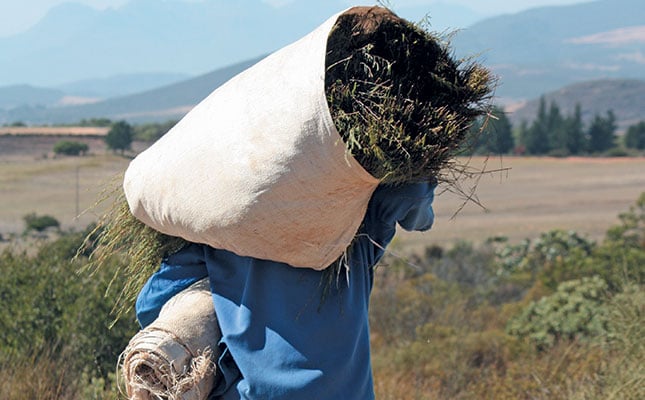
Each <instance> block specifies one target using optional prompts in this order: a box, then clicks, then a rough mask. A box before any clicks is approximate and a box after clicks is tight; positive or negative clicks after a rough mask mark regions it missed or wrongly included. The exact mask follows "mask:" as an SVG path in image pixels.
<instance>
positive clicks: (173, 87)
mask: <svg viewBox="0 0 645 400" xmlns="http://www.w3.org/2000/svg"><path fill="white" fill-rule="evenodd" d="M256 3H257V4H256ZM345 7H346V2H344V1H341V0H329V1H325V2H308V1H305V0H296V1H293V2H292V3H290V4H289V5H287V6H284V7H280V8H275V7H271V6H268V5H267V4H265V3H263V2H262V1H260V0H240V1H239V2H227V1H224V0H206V1H203V2H179V1H177V0H174V1H170V0H132V1H131V2H130V3H127V4H126V5H125V6H123V7H121V8H119V9H108V10H105V11H97V10H94V9H91V8H88V7H85V6H81V5H78V4H73V3H70V4H64V5H61V6H59V7H57V8H55V9H53V10H52V11H51V12H50V13H49V14H48V15H47V16H46V17H45V18H44V19H43V20H42V21H41V22H40V23H39V24H37V25H36V26H34V28H32V29H31V30H29V31H27V32H25V33H23V34H20V35H16V36H13V37H8V38H0V63H2V65H3V69H4V70H3V74H2V77H0V79H3V78H4V79H7V78H6V77H12V78H11V79H13V80H14V81H16V80H17V81H20V80H21V79H22V80H24V81H25V82H28V83H30V85H10V86H4V87H2V86H0V124H2V123H10V122H13V121H24V122H28V123H62V122H65V123H70V122H75V121H78V120H80V119H82V118H92V117H109V118H126V119H128V120H132V121H150V120H166V119H176V118H179V117H181V116H182V115H183V114H184V113H185V112H186V111H187V110H188V109H190V108H191V107H192V106H194V105H195V104H196V103H197V102H198V101H199V100H201V99H202V98H204V97H205V96H206V95H207V94H208V93H210V91H212V90H213V89H215V88H216V87H217V85H219V84H221V83H223V82H224V81H225V80H227V79H228V78H230V77H232V76H234V75H235V74H237V73H238V72H240V71H241V70H242V69H244V68H246V67H248V66H250V65H251V64H253V63H254V62H255V61H257V60H258V59H259V58H261V57H262V56H263V55H266V54H267V53H270V52H271V51H273V50H275V49H277V48H279V47H281V46H283V45H285V44H287V43H289V42H291V41H293V40H295V39H297V38H298V37H300V36H302V35H303V34H305V33H306V32H308V31H310V30H311V29H313V28H314V27H315V26H317V25H318V24H320V23H321V22H322V21H323V20H324V18H325V16H329V15H331V14H332V13H334V12H337V11H339V10H342V9H344V8H345ZM441 7H444V8H443V11H442V9H441ZM433 10H434V11H436V13H434V14H433ZM395 11H397V12H398V13H399V14H400V15H401V16H404V17H405V18H407V19H410V20H419V19H421V17H422V16H423V15H425V14H426V13H428V12H430V17H431V19H430V22H431V23H432V24H433V26H431V28H432V29H436V28H437V27H438V26H437V25H435V24H434V22H433V21H434V20H436V19H437V18H438V15H442V14H441V13H443V15H446V16H450V15H452V16H453V17H452V18H453V19H452V21H453V23H454V24H455V25H458V24H466V23H468V21H472V22H474V21H476V20H477V15H476V14H474V13H472V12H470V13H468V10H462V11H464V13H463V16H462V17H461V18H462V19H461V20H459V18H458V17H454V16H455V15H459V13H456V14H455V13H452V14H451V11H455V8H451V7H447V6H446V5H445V4H444V5H441V4H438V5H436V7H435V6H434V5H433V8H432V9H431V10H428V9H427V7H420V6H419V7H409V8H407V9H402V10H400V11H399V10H396V9H395ZM448 19H449V18H446V20H448ZM213 21H217V23H213ZM250 24H254V25H255V29H253V31H258V29H257V28H258V27H259V31H264V32H267V34H266V35H252V34H250V33H249V32H250V31H251V30H250V29H248V27H249V26H250ZM451 43H452V46H453V48H454V51H455V54H456V55H457V56H462V57H468V56H470V55H473V54H474V55H477V59H478V60H480V61H482V62H483V63H484V64H486V65H488V66H490V68H491V69H492V70H493V72H494V73H495V74H497V75H498V76H499V78H500V86H499V87H498V89H497V92H496V95H497V100H498V102H500V103H502V104H515V102H517V101H522V103H517V104H515V106H514V107H513V108H514V109H515V110H517V111H516V113H517V114H518V115H520V113H521V110H522V108H523V107H524V109H525V110H528V109H530V108H531V107H530V104H532V103H531V102H526V100H529V99H532V98H537V97H538V96H540V95H542V94H545V93H552V92H555V91H557V90H559V89H561V88H563V87H565V86H568V85H573V84H578V83H582V82H586V81H595V82H596V83H595V84H597V82H598V80H603V79H610V80H612V81H614V82H618V81H620V80H624V79H635V80H645V2H642V0H598V1H592V2H588V3H581V4H576V5H571V6H559V7H541V8H536V9H531V10H527V11H524V12H520V13H517V14H508V15H501V16H497V17H493V18H486V19H483V20H481V21H479V22H476V23H473V24H471V25H470V26H468V27H467V28H465V29H462V30H459V31H457V32H456V33H455V34H453V36H452V39H451ZM79 71H83V72H82V73H81V72H79ZM200 72H201V73H200ZM115 75H117V76H115ZM191 75H192V76H194V77H193V78H187V77H188V76H191ZM97 76H98V77H100V76H103V77H106V78H100V79H92V77H94V78H96V77H97ZM21 77H22V78H21ZM81 79H82V80H81ZM74 80H75V81H76V82H73V81H74ZM79 80H80V82H79ZM65 82H72V83H65ZM1 84H2V81H1V80H0V85H1ZM595 84H590V85H591V86H594V85H595ZM32 85H34V86H32ZM591 86H590V87H591ZM618 86H620V85H618ZM639 87H640V86H639ZM625 89H627V87H625ZM575 92H576V93H578V91H575ZM612 93H614V94H615V95H618V94H616V92H615V91H612ZM79 103H88V104H79ZM526 107H528V108H526ZM526 112H528V111H526Z"/></svg>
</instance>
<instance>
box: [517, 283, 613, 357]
mask: <svg viewBox="0 0 645 400" xmlns="http://www.w3.org/2000/svg"><path fill="white" fill-rule="evenodd" d="M606 290H607V283H606V282H605V281H604V280H602V279H601V278H599V277H592V278H582V279H576V280H572V281H567V282H563V283H561V284H560V285H559V286H558V289H557V291H556V292H555V293H554V294H552V295H550V296H547V297H544V298H542V299H541V300H539V301H537V302H531V303H530V304H529V305H528V306H527V307H526V308H525V309H524V310H522V312H521V314H520V315H518V316H517V317H515V318H512V319H511V320H510V321H509V324H508V328H507V331H508V333H509V334H511V335H513V336H517V337H520V338H528V339H529V340H530V341H531V342H532V343H534V344H535V346H536V347H537V348H538V349H546V348H548V347H551V346H553V345H555V344H557V343H558V342H560V341H569V340H574V339H588V338H593V337H596V336H599V335H600V334H603V333H606V329H607V319H606V311H605V309H604V303H605V302H606V300H607V297H606V294H607V293H606Z"/></svg>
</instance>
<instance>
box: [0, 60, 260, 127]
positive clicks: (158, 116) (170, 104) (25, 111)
mask: <svg viewBox="0 0 645 400" xmlns="http://www.w3.org/2000/svg"><path fill="white" fill-rule="evenodd" d="M261 58H262V57H258V58H253V59H250V60H247V61H244V62H241V63H237V64H234V65H232V66H229V67H226V68H221V69H217V70H215V71H213V72H210V73H208V74H204V75H200V76H197V77H195V78H191V79H188V80H184V81H181V82H178V83H174V84H170V85H167V86H163V87H160V88H157V89H153V90H148V91H144V92H142V93H137V94H132V95H128V96H120V97H115V98H111V99H107V100H104V101H100V102H97V103H93V104H84V105H77V106H67V107H19V108H15V109H12V110H5V111H2V110H0V124H6V123H9V122H15V121H21V122H24V123H27V124H30V125H38V124H60V123H74V122H78V121H80V120H81V119H89V118H102V117H105V118H110V119H112V120H121V119H124V120H128V121H130V122H149V121H167V120H174V119H179V118H181V117H182V116H183V115H184V114H185V113H186V112H188V110H190V109H191V108H192V107H193V106H194V105H195V104H197V103H198V102H199V101H201V100H202V99H203V98H205V97H206V96H207V95H208V94H209V93H210V92H212V91H213V90H214V89H215V88H217V87H218V86H219V85H221V84H223V83H224V82H226V81H227V80H229V79H230V78H232V77H233V76H235V75H237V74H238V73H239V72H241V71H242V70H244V69H246V68H248V67H250V66H251V65H253V64H255V63H256V62H257V61H259V60H260V59H261Z"/></svg>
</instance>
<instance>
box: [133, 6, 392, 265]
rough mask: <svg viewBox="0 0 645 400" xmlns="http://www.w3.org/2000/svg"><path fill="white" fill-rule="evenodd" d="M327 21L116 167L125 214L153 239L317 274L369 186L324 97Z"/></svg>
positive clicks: (352, 226)
mask: <svg viewBox="0 0 645 400" xmlns="http://www.w3.org/2000/svg"><path fill="white" fill-rule="evenodd" d="M339 15H340V14H337V15H335V16H333V17H331V18H330V19H329V20H327V21H326V22H325V23H323V24H322V25H321V26H319V27H318V28H317V29H315V30H314V31H313V32H311V33H310V34H308V35H306V36H305V37H303V38H301V39H300V40H298V41H297V42H295V43H293V44H291V45H289V46H286V47H284V48H282V49H280V50H278V51H277V52H275V53H273V54H272V55H270V56H268V57H267V58H265V59H264V60H262V61H260V62H259V63H257V64H256V65H254V66H252V67H251V68H249V69H247V70H245V71H243V72H242V73H240V74H239V75H237V76H235V77H234V78H232V79H231V80H230V81H228V82H227V83H225V84H224V85H222V86H221V87H219V88H218V89H216V90H215V91H214V92H213V93H211V94H210V95H209V96H208V97H207V98H206V99H204V100H203V101H202V102H200V103H199V104H198V105H197V106H196V107H195V108H194V109H193V110H191V111H190V112H189V113H188V114H187V115H186V116H185V117H184V118H183V119H182V120H181V121H180V122H179V123H178V124H177V125H176V126H175V127H174V128H173V129H171V130H170V131H169V132H168V133H167V134H166V135H164V136H163V137H162V138H161V139H159V140H158V141H157V142H156V143H154V144H153V145H152V146H151V147H149V148H148V149H147V150H145V151H144V152H142V153H141V154H139V155H138V156H137V157H136V158H135V159H134V160H133V161H132V162H131V163H130V166H129V167H128V169H127V171H126V174H125V180H124V190H125V194H126V198H127V200H128V204H129V206H130V210H131V211H132V213H133V214H134V216H135V217H136V218H138V219H140V220H141V221H142V222H144V223H145V224H147V225H149V226H150V227H152V228H153V229H156V230H158V231H160V232H162V233H165V234H168V235H172V236H178V237H182V238H184V239H186V240H188V241H192V242H198V243H205V244H208V245H210V246H213V247H215V248H219V249H225V250H229V251H232V252H234V253H236V254H239V255H242V256H251V257H255V258H260V259H268V260H274V261H280V262H285V263H287V264H290V265H292V266H295V267H308V268H314V269H324V268H326V267H327V266H329V265H330V264H332V263H333V262H334V261H335V260H337V259H338V258H339V257H340V256H341V255H342V254H343V252H344V251H345V250H346V248H347V247H348V245H349V244H350V243H351V241H352V239H353V237H354V235H355V233H356V231H357V230H358V227H359V225H360V223H361V221H362V219H363V216H364V215H365V211H366V208H367V203H368V201H369V199H370V197H371V195H372V193H373V191H374V189H375V188H376V186H377V185H378V184H379V181H378V180H377V179H375V178H374V177H372V176H371V175H370V174H369V173H367V172H366V171H365V170H364V169H363V168H362V167H361V166H360V165H359V164H358V162H356V160H354V159H353V158H352V157H351V156H350V155H349V154H348V153H347V151H346V147H345V144H344V143H343V141H342V139H341V137H340V136H339V134H338V132H337V131H336V128H335V127H334V123H333V121H332V118H331V115H330V113H329V109H328V106H327V101H326V95H325V79H324V77H325V55H326V46H327V38H328V35H329V33H330V30H331V29H332V27H333V26H334V23H335V22H336V20H337V18H338V16H339Z"/></svg>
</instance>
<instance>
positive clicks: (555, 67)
mask: <svg viewBox="0 0 645 400" xmlns="http://www.w3.org/2000/svg"><path fill="white" fill-rule="evenodd" d="M612 32H613V35H614V37H620V35H621V34H622V35H623V39H624V40H622V41H620V40H618V41H614V42H613V43H608V42H607V40H608V38H610V37H611V33H612ZM628 34H631V35H632V37H631V40H629V38H628ZM592 35H593V36H592ZM603 38H605V39H607V40H603ZM453 45H454V48H455V49H456V50H457V51H458V54H461V55H468V54H476V53H481V55H482V57H481V58H482V59H483V60H484V62H485V63H486V64H487V65H489V66H491V67H492V68H493V69H494V71H495V72H496V73H497V74H498V75H499V76H500V77H501V86H500V88H499V89H498V91H497V94H498V95H500V96H504V97H510V98H529V97H534V96H538V95H540V94H542V93H545V92H548V91H552V90H555V89H558V88H560V87H562V86H564V85H568V84H571V83H574V82H580V81H586V80H595V79H604V78H614V79H623V78H636V79H644V78H645V1H643V0H599V1H593V2H588V3H580V4H574V5H570V6H560V7H541V8H535V9H531V10H527V11H524V12H521V13H517V14H509V15H502V16H498V17H493V18H487V19H484V20H482V21H480V22H478V23H476V24H474V25H472V26H471V27H469V28H468V29H465V30H463V31H462V32H460V33H459V34H458V35H457V36H456V37H455V40H454V42H453Z"/></svg>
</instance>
